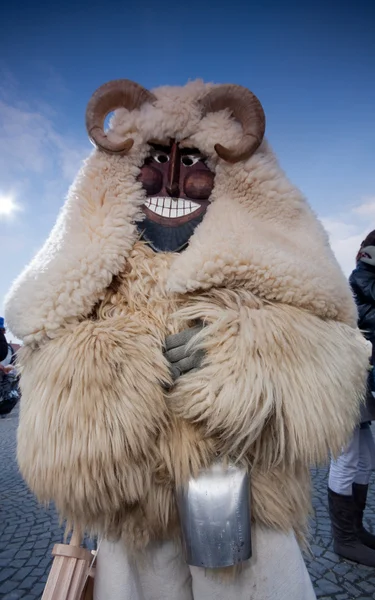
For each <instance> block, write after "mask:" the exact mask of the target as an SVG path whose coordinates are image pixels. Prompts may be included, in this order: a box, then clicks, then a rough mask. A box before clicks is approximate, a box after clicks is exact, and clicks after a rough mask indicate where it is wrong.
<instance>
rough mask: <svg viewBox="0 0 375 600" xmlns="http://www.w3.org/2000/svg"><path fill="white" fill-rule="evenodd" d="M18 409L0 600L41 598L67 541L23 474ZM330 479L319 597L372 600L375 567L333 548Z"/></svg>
mask: <svg viewBox="0 0 375 600" xmlns="http://www.w3.org/2000/svg"><path fill="white" fill-rule="evenodd" d="M17 413H18V410H17V409H15V410H14V411H13V413H11V415H9V416H8V417H7V418H6V419H0V598H1V599H2V600H18V599H20V598H23V599H24V600H39V599H40V597H41V595H42V592H43V588H44V584H45V581H46V578H47V575H48V570H49V567H50V563H51V558H50V556H51V549H52V546H53V544H54V543H55V542H57V541H60V540H61V538H62V530H61V529H60V528H59V524H58V521H57V518H56V515H55V513H54V511H53V510H52V509H48V510H45V509H43V508H41V507H39V506H38V505H37V503H36V502H35V500H34V498H33V496H32V495H31V494H30V493H29V492H28V490H27V488H26V486H25V484H24V483H23V481H22V479H21V477H20V475H19V473H18V470H17V466H16V461H15V447H16V438H15V433H16V427H17V416H18V415H17ZM326 479H327V470H326V469H319V470H318V469H317V470H315V471H314V472H313V480H314V508H315V515H316V518H315V519H314V521H313V523H312V531H313V534H314V535H313V545H312V551H313V553H314V557H312V558H311V560H309V561H308V568H309V571H310V574H311V577H312V579H313V582H314V585H315V588H316V593H317V597H318V598H319V600H328V599H329V600H352V599H354V598H355V599H357V600H364V599H366V600H370V599H371V598H374V597H375V570H374V569H371V568H367V567H361V566H358V565H355V564H353V563H349V562H346V561H343V560H340V559H339V558H338V557H337V556H336V555H335V554H333V552H332V548H331V536H330V524H329V520H328V515H327V501H326ZM372 489H373V492H372V494H370V502H369V509H368V511H367V517H368V518H369V520H371V522H372V523H374V525H375V483H374V487H373V488H372ZM176 600H177V599H176ZM301 600H303V599H302V598H301Z"/></svg>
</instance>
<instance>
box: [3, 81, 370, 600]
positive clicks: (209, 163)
mask: <svg viewBox="0 0 375 600" xmlns="http://www.w3.org/2000/svg"><path fill="white" fill-rule="evenodd" d="M110 111H114V116H113V118H112V121H111V124H110V128H109V130H108V131H107V132H105V131H104V129H103V122H104V118H105V116H106V114H108V113H109V112H110ZM86 121H87V129H88V133H89V136H90V138H91V140H92V141H93V142H94V144H95V149H94V150H93V152H92V154H91V156H90V157H89V158H88V159H87V160H86V161H85V162H84V164H83V166H82V168H81V170H80V171H79V173H78V175H77V177H76V180H75V182H74V183H73V185H72V187H71V189H70V191H69V194H68V198H67V200H66V202H65V205H64V207H63V208H62V211H61V213H60V215H59V217H58V219H57V223H56V225H55V227H54V229H53V231H52V233H51V234H50V237H49V238H48V240H47V241H46V243H45V245H44V246H43V247H42V249H41V250H40V251H39V252H38V254H37V255H36V257H35V258H34V260H33V261H32V262H31V263H30V265H29V266H27V268H26V269H25V270H24V272H23V273H22V274H21V275H20V276H19V278H18V279H17V280H16V281H15V282H14V284H13V286H12V289H11V290H10V292H9V294H8V298H7V302H6V319H7V322H8V325H9V327H10V329H11V330H12V331H13V333H14V334H15V335H17V337H19V338H21V339H22V340H23V342H24V346H23V349H22V353H21V355H20V368H21V373H22V374H21V388H22V401H21V414H20V425H19V430H18V461H19V466H20V469H21V472H22V474H23V477H24V478H25V480H26V481H27V483H28V485H29V486H30V488H31V489H32V490H33V492H34V493H35V494H36V496H37V497H38V499H39V500H40V501H41V502H49V501H53V502H54V503H55V505H56V507H57V509H58V511H59V513H60V515H61V516H62V517H63V518H64V519H66V520H67V521H68V522H69V523H71V524H74V525H75V526H79V527H81V528H82V529H85V530H86V531H88V532H90V533H91V534H96V535H98V536H100V537H101V538H103V540H104V541H103V542H102V545H101V549H100V551H99V557H98V569H97V576H96V584H95V597H96V598H97V599H98V600H106V599H107V598H111V600H161V599H163V600H177V599H178V600H192V599H194V600H208V599H211V598H215V600H221V599H224V598H225V599H227V598H231V599H232V598H233V599H236V600H243V599H245V598H246V599H249V598H250V599H251V600H260V599H261V600H266V599H272V600H286V599H288V600H303V599H304V600H310V599H311V598H314V597H315V595H314V592H313V589H312V586H311V582H310V580H309V577H308V574H307V571H306V568H305V565H304V562H303V559H302V554H301V550H300V547H303V546H304V544H305V543H306V524H307V518H308V514H309V509H310V489H309V488H310V477H309V468H310V466H311V465H315V464H318V463H321V462H322V461H326V460H327V458H328V456H329V453H330V452H332V453H333V454H335V453H338V452H339V451H340V450H341V448H342V446H343V444H345V442H346V440H347V439H348V436H349V435H350V433H351V431H352V429H353V427H354V425H355V423H356V421H357V419H358V413H359V405H360V402H361V398H362V396H363V392H364V387H365V382H366V369H367V361H368V357H367V349H366V346H365V343H364V341H363V339H362V336H361V335H360V333H359V331H358V330H357V328H356V321H357V315H356V308H355V305H354V302H353V299H352V296H351V292H350V289H349V286H348V284H347V282H346V280H345V277H344V275H343V274H342V272H341V270H340V268H339V266H338V264H337V262H336V260H335V258H334V255H333V253H332V251H331V249H330V246H329V243H328V238H327V235H326V232H325V231H324V229H323V227H322V225H321V224H320V222H319V221H318V220H317V218H316V217H315V215H314V214H313V212H312V210H311V209H310V207H309V205H308V204H307V203H306V201H305V199H304V198H303V196H302V194H301V193H300V191H299V190H298V189H296V187H295V186H293V185H292V184H291V183H290V182H289V180H288V179H287V178H286V176H285V175H284V173H283V171H282V170H281V169H280V167H279V165H278V162H277V159H276V158H275V156H274V154H273V152H272V150H271V148H270V146H269V145H268V143H267V141H266V140H265V139H264V128H265V120H264V113H263V109H262V107H261V105H260V103H259V100H257V98H256V97H255V96H254V95H253V94H252V93H251V92H250V91H249V90H247V89H245V88H242V87H240V86H236V85H213V84H205V83H203V82H201V81H195V82H191V83H188V84H187V85H186V86H184V87H162V88H158V89H156V90H154V91H153V92H150V91H147V90H145V89H144V88H142V87H141V86H139V85H137V84H135V83H133V82H130V81H128V80H118V81H114V82H110V83H109V84H105V85H104V86H102V87H101V88H99V90H97V92H95V94H94V95H93V97H92V99H91V100H90V102H89V105H88V108H87V113H86ZM199 324H200V325H201V326H199ZM191 328H193V330H194V332H196V333H194V335H193V337H192V338H190V341H189V343H188V347H189V348H193V347H194V349H195V351H197V350H198V349H199V352H200V353H201V356H202V359H201V362H200V364H196V365H195V367H194V368H190V369H187V370H184V368H183V366H181V364H180V365H178V364H177V367H178V368H177V374H176V369H174V370H173V369H171V364H170V363H171V361H170V360H169V358H168V355H167V354H168V353H166V351H165V349H166V340H167V339H170V338H171V336H172V339H174V336H176V334H180V333H181V332H186V331H191ZM187 354H188V353H187ZM182 362H183V361H182ZM172 375H173V377H172ZM218 459H220V460H229V461H231V462H232V463H233V464H238V465H241V466H242V467H245V468H246V469H247V470H248V472H249V474H250V481H251V498H252V500H251V505H252V507H251V515H252V517H251V519H252V538H253V552H252V558H251V559H250V560H248V561H245V562H243V563H242V565H241V568H240V569H238V568H237V569H235V571H234V572H232V573H231V575H230V576H227V575H228V574H227V573H224V575H225V576H223V577H220V573H219V574H218V572H217V571H215V570H205V569H202V568H199V567H197V566H188V564H187V562H186V561H185V560H184V555H183V553H182V549H181V545H180V538H181V526H180V520H179V511H178V507H177V503H176V491H177V490H179V489H180V488H181V486H184V485H185V484H187V482H188V481H190V480H191V479H192V478H196V477H197V475H198V474H199V473H200V472H201V471H202V470H203V471H204V469H207V468H209V467H210V465H212V463H213V462H214V461H215V460H218ZM286 565H287V568H285V566H286ZM220 572H221V571H220Z"/></svg>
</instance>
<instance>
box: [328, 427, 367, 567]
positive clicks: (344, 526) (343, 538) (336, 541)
mask: <svg viewBox="0 0 375 600" xmlns="http://www.w3.org/2000/svg"><path fill="white" fill-rule="evenodd" d="M374 458H375V444H374V440H373V437H372V433H371V429H370V426H369V424H368V423H363V424H362V425H360V426H358V427H356V429H355V430H354V432H353V436H352V439H351V440H350V443H349V444H348V446H347V447H346V448H345V450H344V451H343V452H342V454H341V455H340V456H339V457H338V459H337V460H332V461H331V467H330V472H329V478H328V502H329V513H330V519H331V524H332V531H333V548H334V550H335V552H336V553H337V554H339V555H340V556H342V557H343V558H347V559H349V560H352V561H355V562H358V563H360V564H363V565H367V566H370V567H375V536H373V535H372V534H371V533H369V532H368V531H366V529H365V528H364V526H363V513H364V510H365V508H366V500H367V491H368V484H369V481H370V476H371V471H372V470H373V468H374Z"/></svg>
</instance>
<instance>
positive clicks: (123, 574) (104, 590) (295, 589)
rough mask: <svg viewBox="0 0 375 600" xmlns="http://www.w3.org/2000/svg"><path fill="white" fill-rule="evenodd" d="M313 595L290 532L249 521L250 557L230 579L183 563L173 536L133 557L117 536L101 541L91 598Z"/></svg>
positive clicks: (273, 599)
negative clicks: (222, 578)
mask: <svg viewBox="0 0 375 600" xmlns="http://www.w3.org/2000/svg"><path fill="white" fill-rule="evenodd" d="M109 598H110V599H111V600H315V598H316V597H315V593H314V590H313V587H312V584H311V580H310V577H309V574H308V572H307V569H306V566H305V563H304V561H303V558H302V554H301V551H300V549H299V546H298V544H297V541H296V539H295V537H294V534H293V533H292V532H291V533H289V534H283V533H279V532H275V531H273V530H270V529H264V528H261V527H258V526H254V527H253V557H252V559H251V560H250V561H248V562H247V563H244V564H243V565H242V569H241V571H240V572H239V573H238V575H237V576H236V578H235V579H234V580H233V581H228V580H221V579H218V578H217V577H213V576H212V575H211V574H209V573H207V572H206V571H205V570H204V569H201V568H199V567H189V566H188V565H187V564H186V562H185V561H184V559H183V556H182V553H181V549H180V548H179V547H177V546H176V545H175V544H174V543H173V542H163V543H153V544H152V545H150V547H149V548H148V549H147V550H146V552H145V554H144V555H142V556H139V558H136V559H135V558H133V557H130V555H129V553H128V552H127V550H126V547H125V545H124V543H123V542H116V543H110V542H107V541H102V543H101V546H100V550H99V553H98V561H97V570H96V576H95V590H94V600H108V599H109Z"/></svg>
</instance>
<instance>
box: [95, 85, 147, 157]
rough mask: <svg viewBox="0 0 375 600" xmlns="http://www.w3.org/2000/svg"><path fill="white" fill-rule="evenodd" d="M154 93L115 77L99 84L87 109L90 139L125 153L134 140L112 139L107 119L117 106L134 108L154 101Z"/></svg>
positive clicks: (97, 144)
mask: <svg viewBox="0 0 375 600" xmlns="http://www.w3.org/2000/svg"><path fill="white" fill-rule="evenodd" d="M155 100H156V98H155V96H154V95H153V94H152V93H151V92H149V91H148V90H146V89H145V88H144V87H142V86H141V85H138V83H135V82H134V81H130V80H129V79H116V80H114V81H109V82H108V83H105V84H104V85H102V86H100V88H98V89H97V90H96V91H95V92H94V93H93V95H92V96H91V98H90V100H89V103H88V105H87V109H86V129H87V133H88V135H89V138H90V140H91V142H92V143H93V144H94V145H95V146H97V147H98V148H100V149H101V150H104V151H105V152H109V153H112V154H126V153H127V152H129V150H130V148H131V147H132V146H133V144H134V140H132V139H131V138H126V139H123V140H120V141H113V140H110V139H109V138H108V136H107V134H106V133H105V131H104V120H105V118H106V116H107V115H108V113H110V112H112V111H113V110H116V108H121V107H123V108H127V109H128V110H135V109H136V108H140V107H141V106H142V104H144V103H145V102H150V103H151V102H154V101H155Z"/></svg>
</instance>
